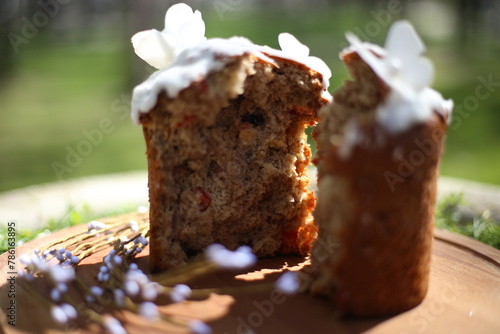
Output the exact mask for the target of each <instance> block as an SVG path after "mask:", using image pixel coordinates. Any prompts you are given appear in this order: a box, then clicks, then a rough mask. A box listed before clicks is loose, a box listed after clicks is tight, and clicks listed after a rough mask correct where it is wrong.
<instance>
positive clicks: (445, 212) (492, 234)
mask: <svg viewBox="0 0 500 334" xmlns="http://www.w3.org/2000/svg"><path fill="white" fill-rule="evenodd" d="M464 205H467V203H465V202H464V200H463V198H462V195H461V194H452V195H449V196H447V197H445V198H443V199H441V200H440V201H439V202H438V204H437V207H436V227H438V228H441V229H445V230H450V231H453V232H455V233H459V234H463V235H465V236H468V237H471V238H473V239H476V240H479V241H481V242H483V243H485V244H487V245H490V246H492V247H495V248H497V249H500V224H498V222H495V221H493V220H492V219H491V218H490V217H489V214H488V211H485V212H483V213H482V214H481V215H477V216H475V217H468V218H465V219H464V217H463V216H462V215H461V214H460V209H459V207H460V206H464ZM134 209H135V207H134V206H132V205H130V206H124V207H123V208H120V209H117V210H115V211H113V212H109V213H108V214H105V215H101V216H99V217H97V216H95V215H93V213H92V211H91V209H90V208H89V207H88V206H85V205H84V206H82V207H81V208H79V209H76V208H70V209H69V211H68V214H67V215H66V216H65V217H64V218H63V219H61V220H54V219H52V220H50V221H49V223H48V224H47V226H46V227H45V228H42V229H39V230H31V231H30V230H22V231H18V233H17V237H16V240H17V245H18V246H20V245H22V244H24V243H26V242H28V241H30V240H33V239H35V238H38V237H42V236H46V235H48V234H50V233H52V232H55V231H57V230H60V229H63V228H66V227H70V226H75V225H79V224H82V223H86V222H89V221H91V220H92V219H99V218H101V217H103V216H104V217H111V216H116V215H119V214H125V213H129V212H132V211H133V210H134ZM7 250H8V245H7V227H6V226H0V254H2V253H4V252H5V251H7Z"/></svg>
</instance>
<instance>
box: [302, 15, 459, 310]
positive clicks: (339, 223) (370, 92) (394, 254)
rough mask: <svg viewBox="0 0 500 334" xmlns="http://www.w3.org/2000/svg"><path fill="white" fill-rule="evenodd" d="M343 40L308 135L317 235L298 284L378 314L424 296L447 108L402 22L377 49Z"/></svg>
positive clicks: (341, 304)
mask: <svg viewBox="0 0 500 334" xmlns="http://www.w3.org/2000/svg"><path fill="white" fill-rule="evenodd" d="M348 39H349V41H350V42H351V46H350V47H349V48H347V49H346V50H345V51H343V52H342V53H341V59H342V60H343V61H344V63H345V64H346V66H347V68H348V69H349V72H350V75H351V77H352V81H346V82H345V83H344V85H343V86H342V87H341V88H340V89H339V90H338V91H336V92H335V94H334V95H333V103H332V104H329V105H328V106H326V107H324V108H323V109H322V110H321V111H320V114H319V115H320V118H321V120H320V122H319V124H318V126H317V131H316V134H315V135H316V138H317V141H318V155H317V158H316V160H317V166H318V177H319V180H318V182H319V192H318V204H317V207H316V209H315V212H314V217H315V221H316V223H317V224H318V225H319V231H318V241H317V242H315V244H314V246H313V249H312V251H311V254H312V255H311V262H312V272H313V274H312V276H313V279H312V282H311V281H310V282H308V284H309V289H310V290H311V291H312V293H314V294H317V295H324V296H328V297H330V298H332V299H333V301H334V303H335V305H336V307H337V309H338V310H339V312H340V313H342V314H350V315H361V316H367V315H368V316H373V315H387V314H392V313H398V312H402V311H405V310H407V309H410V308H412V307H414V306H416V305H418V304H419V303H420V302H421V301H422V300H423V298H424V296H425V294H426V291H427V287H428V280H429V268H430V258H431V244H432V237H433V232H432V231H433V216H434V207H435V201H436V180H437V177H438V165H439V160H440V156H441V153H442V147H443V140H444V136H445V132H446V129H447V125H448V122H449V119H450V112H451V108H452V103H451V101H445V100H443V98H442V97H441V95H440V94H439V93H437V92H436V91H434V90H432V89H430V88H428V87H427V86H428V84H429V83H430V81H431V79H432V72H433V70H432V66H431V65H430V63H429V62H428V61H427V60H425V59H422V58H420V56H421V53H422V52H423V51H424V47H423V45H422V43H421V41H420V40H419V38H418V36H417V35H416V33H415V32H414V30H413V28H412V26H411V25H410V24H409V23H407V22H404V21H402V22H397V23H396V24H394V25H393V27H392V28H391V30H390V32H389V36H388V38H387V42H386V48H385V50H384V49H382V48H380V47H377V46H376V45H372V44H368V43H362V42H360V41H359V40H358V39H357V38H356V36H353V35H348ZM325 247H329V249H324V248H325ZM315 254H328V256H327V257H320V256H315Z"/></svg>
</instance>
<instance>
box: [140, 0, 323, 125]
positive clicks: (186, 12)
mask: <svg viewBox="0 0 500 334" xmlns="http://www.w3.org/2000/svg"><path fill="white" fill-rule="evenodd" d="M204 35H205V23H204V22H203V19H202V18H201V13H200V12H199V11H195V12H193V10H192V9H191V7H189V6H187V5H185V4H182V3H181V4H177V5H174V6H172V7H170V8H169V10H168V11H167V13H166V15H165V29H164V30H163V31H162V32H160V31H158V30H155V29H152V30H147V31H142V32H139V33H137V34H135V35H134V36H133V37H132V44H133V46H134V50H135V52H136V53H137V55H138V56H139V57H141V58H142V59H143V60H145V61H146V62H147V63H149V64H150V65H152V66H154V67H156V68H159V69H160V70H159V71H157V72H155V73H153V74H152V75H151V76H150V77H149V78H148V79H147V80H146V81H145V82H143V83H142V84H140V85H138V86H137V87H135V89H134V92H133V96H132V113H131V117H132V120H133V121H134V122H135V123H139V116H140V113H147V112H148V111H149V110H151V109H152V108H153V107H154V106H155V104H156V101H157V98H158V94H159V93H160V92H161V91H165V92H166V94H167V96H168V97H170V98H175V97H176V96H177V95H178V94H179V92H180V91H181V90H183V89H185V88H187V87H188V86H189V85H190V84H191V83H192V82H195V81H198V80H201V79H203V78H204V77H205V76H206V75H207V74H208V73H210V72H212V71H218V70H221V69H222V68H223V67H224V65H225V62H226V61H225V60H224V59H221V58H220V56H222V57H235V56H240V55H243V54H246V53H248V54H250V53H251V54H254V55H255V56H257V57H259V58H261V59H263V60H265V61H267V62H270V63H275V62H274V61H273V60H272V59H271V58H269V57H268V56H267V55H269V56H271V57H277V58H283V59H289V60H292V61H295V62H299V63H303V64H304V65H306V66H308V67H309V68H311V69H313V70H315V71H317V72H319V73H321V74H322V76H323V88H324V90H323V94H322V95H323V98H325V99H328V100H330V99H331V95H330V94H329V93H328V91H327V90H326V88H327V87H328V83H329V81H328V80H329V78H330V77H331V71H330V69H329V68H328V66H327V65H326V64H325V63H324V62H323V61H322V60H321V59H319V58H317V57H310V56H309V48H308V47H307V46H305V45H303V44H301V43H300V42H299V41H298V40H297V39H296V38H295V37H293V36H292V35H290V34H288V33H283V34H280V35H279V43H280V46H281V48H282V50H275V49H272V48H270V47H267V46H258V45H255V44H253V43H251V42H250V41H249V40H248V39H246V38H243V37H233V38H230V39H220V38H213V39H209V40H207V39H206V38H205V36H204ZM241 80H245V78H244V77H243V78H241Z"/></svg>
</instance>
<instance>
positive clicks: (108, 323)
mask: <svg viewBox="0 0 500 334" xmlns="http://www.w3.org/2000/svg"><path fill="white" fill-rule="evenodd" d="M103 326H104V328H106V329H107V330H108V331H109V332H110V333H111V334H127V331H126V330H125V328H123V326H122V324H121V323H120V322H119V321H118V320H116V319H115V318H113V317H109V316H107V317H104V323H103Z"/></svg>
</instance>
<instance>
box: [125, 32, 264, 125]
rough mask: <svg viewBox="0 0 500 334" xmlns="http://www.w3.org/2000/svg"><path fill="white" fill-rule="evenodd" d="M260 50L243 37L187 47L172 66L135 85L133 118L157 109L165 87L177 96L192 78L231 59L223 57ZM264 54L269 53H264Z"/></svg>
mask: <svg viewBox="0 0 500 334" xmlns="http://www.w3.org/2000/svg"><path fill="white" fill-rule="evenodd" d="M257 52H258V51H257V49H256V47H255V45H254V44H252V43H251V42H250V41H249V40H248V39H246V38H243V37H232V38H230V39H221V38H212V39H209V40H206V41H204V42H202V43H199V44H198V45H195V46H193V47H190V48H187V49H185V50H184V51H183V52H181V53H180V54H179V55H178V56H177V57H176V58H175V59H174V61H173V62H172V64H171V65H170V66H168V67H166V68H164V69H163V70H160V71H157V72H155V73H153V74H152V75H151V76H150V77H149V78H148V79H147V80H146V81H144V82H143V83H142V84H140V85H138V86H137V87H135V88H134V91H133V94H132V114H131V116H132V120H133V121H134V122H135V123H139V116H140V113H147V112H149V111H150V110H151V109H153V107H154V106H155V104H156V101H157V98H158V94H160V92H161V91H165V93H166V94H167V96H168V97H170V98H175V97H176V96H177V95H178V94H179V92H180V91H181V90H183V89H185V88H187V87H188V86H189V85H190V84H191V83H192V82H195V81H198V80H202V79H203V78H204V77H206V76H207V74H208V73H210V72H213V71H218V70H221V69H223V68H224V66H225V64H226V61H227V60H224V59H223V58H221V57H235V56H240V55H243V54H245V53H257ZM262 57H265V56H264V55H262ZM244 79H245V78H242V80H244Z"/></svg>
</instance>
